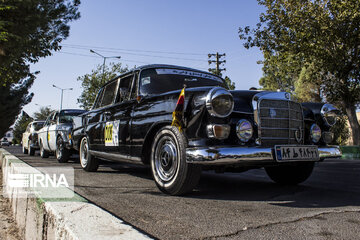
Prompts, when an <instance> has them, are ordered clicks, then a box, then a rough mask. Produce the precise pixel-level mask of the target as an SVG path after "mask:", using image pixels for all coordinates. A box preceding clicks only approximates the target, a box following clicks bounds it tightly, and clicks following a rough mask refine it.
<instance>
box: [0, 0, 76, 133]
mask: <svg viewBox="0 0 360 240" xmlns="http://www.w3.org/2000/svg"><path fill="white" fill-rule="evenodd" d="M79 4H80V1H79V0H56V1H51V0H1V1H0V135H2V134H4V133H5V132H6V131H7V129H8V128H9V127H10V126H11V125H12V124H13V122H14V121H15V118H16V116H17V115H19V113H20V111H21V109H22V107H23V106H24V105H26V104H28V103H29V102H30V101H31V99H32V96H33V94H32V93H29V89H30V87H31V85H32V84H33V82H34V80H35V77H36V74H37V72H30V63H36V62H37V61H38V60H39V59H40V58H41V57H46V56H50V55H51V51H57V50H59V49H60V48H61V47H60V43H61V41H62V40H63V39H65V38H66V37H68V35H69V28H70V27H69V26H68V23H69V22H70V21H72V20H76V19H78V18H79V17H80V14H79V12H78V5H79Z"/></svg>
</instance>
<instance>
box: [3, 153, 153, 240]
mask: <svg viewBox="0 0 360 240" xmlns="http://www.w3.org/2000/svg"><path fill="white" fill-rule="evenodd" d="M0 166H1V169H2V171H1V172H2V174H3V181H4V176H6V175H7V172H6V171H8V169H12V171H17V168H18V169H21V168H26V169H27V170H29V171H31V172H33V171H34V172H38V170H37V169H36V168H33V167H31V166H30V165H28V164H26V163H25V162H23V161H21V160H20V159H18V158H17V157H15V156H13V155H11V154H10V153H9V152H7V151H6V150H4V149H0ZM67 191H71V190H70V189H67ZM7 193H8V195H9V199H10V204H11V209H12V211H13V215H14V217H15V220H16V223H17V225H18V228H19V230H20V234H21V236H22V237H23V238H24V239H78V240H81V239H86V240H88V239H151V238H150V237H149V236H147V235H145V234H144V233H141V232H140V231H138V230H136V229H135V228H133V227H131V226H130V225H128V224H125V223H124V222H123V221H122V220H121V219H119V218H116V217H115V216H113V215H111V214H110V213H108V212H106V211H104V210H102V209H101V208H99V207H97V206H95V205H94V204H92V203H89V202H88V201H87V200H86V199H84V198H83V197H81V196H80V195H78V194H76V193H74V197H72V198H70V199H47V198H44V197H41V196H38V195H36V196H35V197H34V196H32V197H29V196H27V197H24V196H21V197H20V196H19V194H18V190H17V189H16V188H7Z"/></svg>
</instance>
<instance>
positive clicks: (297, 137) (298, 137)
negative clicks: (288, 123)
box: [295, 127, 302, 143]
mask: <svg viewBox="0 0 360 240" xmlns="http://www.w3.org/2000/svg"><path fill="white" fill-rule="evenodd" d="M295 140H296V141H297V142H298V143H300V142H301V140H302V130H301V127H299V129H297V130H296V131H295Z"/></svg>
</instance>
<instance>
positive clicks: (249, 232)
mask: <svg viewBox="0 0 360 240" xmlns="http://www.w3.org/2000/svg"><path fill="white" fill-rule="evenodd" d="M6 149H7V150H8V151H9V152H11V153H13V154H15V155H16V156H17V157H19V158H20V159H22V160H24V161H25V162H27V163H29V164H30V165H32V166H35V167H36V166H62V165H63V164H59V163H57V161H56V159H55V158H54V157H53V156H50V158H49V159H41V158H40V156H39V154H38V152H36V156H35V157H29V156H27V155H24V154H21V149H20V148H19V147H8V148H6ZM65 165H67V166H72V167H74V169H75V191H76V192H77V193H79V194H80V195H82V196H84V197H85V198H87V199H88V200H90V201H92V202H93V203H95V204H96V205H98V206H100V207H102V208H104V209H106V210H107V211H109V212H111V213H112V214H114V215H116V216H118V217H119V218H121V219H123V220H124V221H126V222H128V223H130V224H131V225H133V226H135V227H137V228H138V229H141V230H143V231H144V232H146V233H149V234H150V235H151V236H154V237H157V238H159V239H358V238H359V236H360V160H328V161H326V162H323V163H319V164H317V165H316V168H315V170H314V172H313V174H312V176H311V177H310V178H309V179H308V180H307V181H306V182H305V183H303V184H301V185H299V186H293V187H291V186H278V185H276V184H274V183H272V182H271V181H270V180H269V179H268V177H267V176H266V174H265V171H264V170H262V169H257V170H252V171H248V172H245V173H240V174H239V173H236V174H234V173H226V174H215V173H211V172H210V173H208V172H205V173H203V174H202V177H201V180H200V184H199V186H198V187H197V188H196V189H195V191H194V192H193V193H192V194H190V195H187V196H185V197H172V196H167V195H164V194H162V193H161V192H160V191H159V190H158V189H157V187H156V186H155V183H154V182H153V180H152V179H151V174H150V170H149V169H148V168H146V167H141V166H129V165H122V164H117V165H110V166H109V165H102V166H101V167H100V168H99V171H98V172H95V173H88V172H85V171H83V170H82V169H81V167H80V164H79V163H78V162H77V160H76V158H73V159H72V160H71V161H70V162H69V163H66V164H65ZM84 221H86V220H84ZM94 227H96V226H94Z"/></svg>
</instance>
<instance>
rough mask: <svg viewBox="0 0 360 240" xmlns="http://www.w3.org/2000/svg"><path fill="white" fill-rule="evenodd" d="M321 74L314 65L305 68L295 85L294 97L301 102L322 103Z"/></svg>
mask: <svg viewBox="0 0 360 240" xmlns="http://www.w3.org/2000/svg"><path fill="white" fill-rule="evenodd" d="M318 74H319V72H318V71H317V70H316V67H315V66H314V64H311V65H309V66H308V67H303V68H302V69H301V71H300V73H299V78H298V79H297V80H296V81H295V83H294V89H295V90H294V95H295V96H296V98H297V99H298V100H299V101H300V102H321V100H322V98H321V86H320V82H319V81H318V76H317V75H318Z"/></svg>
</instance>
